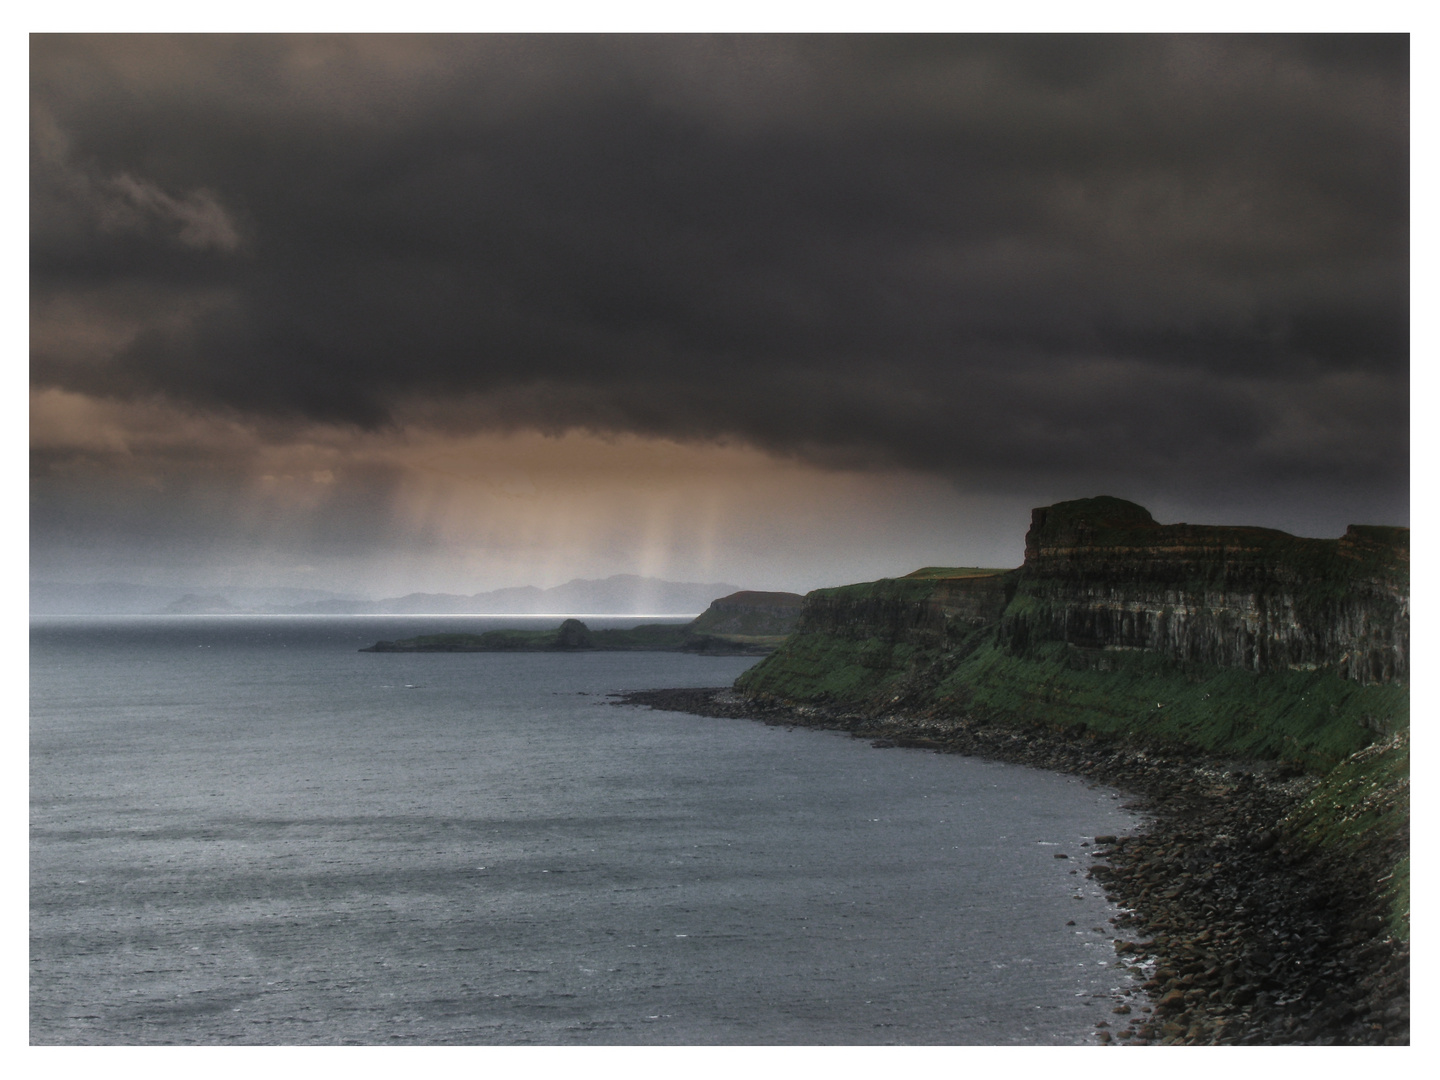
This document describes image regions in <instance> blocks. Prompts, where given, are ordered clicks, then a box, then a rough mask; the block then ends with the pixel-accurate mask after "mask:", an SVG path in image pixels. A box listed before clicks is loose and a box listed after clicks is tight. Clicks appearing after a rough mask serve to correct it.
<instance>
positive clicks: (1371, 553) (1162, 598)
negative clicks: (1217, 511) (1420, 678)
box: [1000, 498, 1410, 683]
mask: <svg viewBox="0 0 1440 1080" xmlns="http://www.w3.org/2000/svg"><path fill="white" fill-rule="evenodd" d="M1409 568H1410V539H1409V530H1408V529H1398V528H1379V527H1374V526H1371V527H1365V526H1355V525H1352V526H1351V527H1350V529H1349V531H1347V532H1346V534H1345V535H1344V536H1343V537H1341V538H1340V539H1339V540H1309V539H1301V538H1299V537H1294V536H1290V535H1288V534H1287V533H1283V532H1278V531H1276V530H1273V529H1257V528H1234V527H1230V528H1226V527H1216V526H1206V525H1187V524H1184V523H1182V524H1179V525H1160V524H1159V523H1157V522H1156V521H1155V520H1154V518H1152V517H1151V516H1150V514H1149V513H1148V512H1147V511H1146V510H1144V509H1143V508H1142V507H1139V506H1136V505H1135V504H1134V503H1129V502H1125V501H1124V500H1122V499H1111V498H1098V499H1082V500H1079V501H1076V502H1069V503H1060V504H1058V505H1056V506H1049V507H1043V508H1041V509H1039V510H1036V511H1035V512H1034V514H1033V516H1032V518H1031V525H1030V531H1029V532H1028V533H1027V534H1026V537H1025V565H1024V566H1023V567H1022V568H1021V572H1020V574H1019V577H1018V581H1017V588H1016V593H1015V597H1014V599H1013V600H1012V602H1011V603H1010V605H1009V606H1008V608H1007V610H1006V612H1005V615H1004V617H1003V620H1002V626H1001V631H1000V632H1001V636H1002V638H1003V639H1005V640H1006V642H1007V643H1008V644H1009V646H1010V648H1011V649H1012V651H1020V650H1022V649H1023V648H1024V647H1025V645H1026V644H1028V643H1029V642H1031V641H1064V642H1066V643H1067V644H1069V645H1072V646H1075V647H1077V648H1088V649H1102V650H1103V649H1111V650H1119V649H1139V650H1144V651H1147V652H1153V653H1157V654H1159V655H1162V656H1165V657H1168V658H1170V659H1172V660H1175V661H1178V662H1181V663H1191V664H1209V665H1214V666H1217V667H1226V668H1243V669H1245V670H1248V671H1256V672H1273V671H1283V670H1286V669H1291V670H1307V671H1314V670H1318V669H1324V670H1329V671H1334V672H1336V673H1337V674H1340V675H1341V676H1342V677H1344V678H1347V679H1354V680H1356V681H1357V682H1361V683H1372V682H1377V683H1378V682H1403V681H1404V680H1405V679H1407V678H1408V675H1409V637H1410V588H1409V582H1410V578H1409Z"/></svg>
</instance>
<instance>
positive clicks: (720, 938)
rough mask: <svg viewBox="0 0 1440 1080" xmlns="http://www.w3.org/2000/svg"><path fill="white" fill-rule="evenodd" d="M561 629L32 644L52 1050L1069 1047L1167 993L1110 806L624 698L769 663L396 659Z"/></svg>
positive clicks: (243, 627) (1125, 828)
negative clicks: (1113, 846) (1124, 1011)
mask: <svg viewBox="0 0 1440 1080" xmlns="http://www.w3.org/2000/svg"><path fill="white" fill-rule="evenodd" d="M639 621H640V620H638V619H636V618H634V617H629V618H616V619H601V618H587V619H586V622H587V623H588V624H589V625H590V626H591V627H592V628H593V627H602V626H634V625H636V624H637V622H639ZM552 623H554V624H558V617H557V618H551V619H548V620H547V619H545V618H543V617H542V618H479V617H469V616H466V617H438V618H437V617H424V616H406V617H394V616H373V617H366V616H341V617H331V616H317V617H298V616H297V617H279V616H154V617H125V618H108V619H100V618H79V617H67V618H45V619H39V618H37V619H35V620H32V622H31V627H30V695H31V696H30V706H31V711H30V805H31V819H30V837H31V847H30V1039H31V1042H32V1044H67V1045H81V1044H86V1045H89V1044H103V1045H130V1044H208V1045H237V1044H282V1045H294V1044H328V1045H337V1044H359V1045H367V1046H374V1045H385V1046H395V1045H445V1044H460V1045H506V1046H518V1045H527V1044H535V1045H552V1046H553V1045H582V1046H583V1045H615V1044H619V1045H631V1046H649V1045H662V1044H679V1045H717V1044H722V1045H772V1046H773V1045H791V1046H794V1045H805V1046H810V1045H864V1044H904V1045H919V1044H927V1045H1010V1044H1059V1045H1065V1044H1081V1043H1090V1042H1093V1041H1094V1039H1095V1024H1096V1023H1097V1022H1098V1021H1100V1020H1103V1019H1106V1018H1107V1017H1109V1014H1110V1010H1111V1008H1112V1007H1114V1005H1115V997H1116V995H1117V994H1119V993H1121V992H1123V991H1124V990H1126V989H1128V988H1130V987H1132V986H1133V981H1132V976H1131V975H1130V974H1129V973H1128V972H1127V971H1126V970H1125V969H1123V968H1121V967H1119V966H1117V964H1116V961H1115V951H1114V947H1113V944H1112V942H1111V941H1110V938H1111V936H1113V933H1114V930H1113V927H1112V926H1111V925H1110V923H1109V920H1110V918H1111V917H1112V916H1114V915H1115V914H1116V911H1115V909H1114V908H1113V907H1112V906H1111V905H1110V904H1109V903H1108V902H1107V900H1106V899H1105V897H1104V895H1103V894H1102V892H1101V890H1100V889H1099V887H1098V886H1097V885H1096V884H1095V883H1094V882H1092V881H1090V880H1088V879H1087V878H1086V876H1085V868H1086V866H1087V863H1088V847H1087V845H1089V844H1091V843H1093V837H1094V836H1095V835H1096V834H1104V833H1124V832H1130V831H1134V830H1135V828H1137V826H1138V824H1139V823H1138V821H1137V819H1136V818H1135V816H1134V815H1133V814H1132V813H1130V812H1128V811H1126V810H1124V809H1122V808H1121V803H1120V800H1119V797H1118V793H1116V792H1114V791H1112V790H1110V789H1108V788H1104V787H1098V786H1093V785H1089V784H1087V783H1085V782H1083V781H1081V780H1079V779H1077V778H1075V777H1069V776H1064V775H1060V774H1056V773H1051V772H1045V771H1041V770H1037V769H1030V768H1025V767H1021V766H1015V765H1007V764H1001V763H996V762H988V761H983V760H977V759H973V758H967V757H961V756H957V755H950V754H939V753H934V752H928V751H923V750H915V749H901V748H893V749H876V748H874V747H872V746H871V745H870V742H869V741H866V740H862V739H854V738H851V737H849V736H848V735H846V734H843V733H838V732H828V731H816V730H809V729H801V728H788V727H784V726H767V725H765V724H762V723H757V722H754V721H748V720H723V719H710V718H705V717H697V716H691V715H685V714H680V713H673V712H663V711H654V710H650V709H646V708H641V707H635V706H620V705H617V704H615V702H614V700H613V698H611V697H610V696H609V695H612V694H615V693H617V692H620V691H626V690H638V689H653V688H660V687H680V686H724V685H728V684H729V683H731V682H732V681H733V680H734V679H735V678H736V677H737V676H738V675H739V674H740V673H741V672H742V671H744V670H745V669H746V668H747V667H749V666H750V665H751V664H753V663H755V662H756V661H755V659H754V658H752V657H714V656H693V655H686V654H681V653H643V652H635V653H618V652H617V653H574V654H552V653H433V654H424V653H421V654H405V653H363V652H360V651H359V650H360V649H361V648H362V647H363V646H366V645H369V644H372V643H373V642H375V641H376V640H379V639H394V638H402V637H409V636H413V635H416V634H422V633H434V632H475V633H478V632H481V631H484V630H487V629H494V628H497V627H502V626H522V627H527V628H542V627H544V626H548V625H551V624H552ZM1062 855H1063V856H1065V858H1060V857H1059V856H1062Z"/></svg>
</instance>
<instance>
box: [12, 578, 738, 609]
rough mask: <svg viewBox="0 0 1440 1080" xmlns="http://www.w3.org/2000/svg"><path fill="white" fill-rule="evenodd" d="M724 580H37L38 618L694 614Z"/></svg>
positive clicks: (33, 598) (724, 591) (33, 588)
mask: <svg viewBox="0 0 1440 1080" xmlns="http://www.w3.org/2000/svg"><path fill="white" fill-rule="evenodd" d="M737 591H738V588H737V587H736V586H734V585H728V584H725V583H723V582H713V583H710V584H703V585H702V584H696V583H694V582H680V581H662V580H660V579H659V578H648V577H640V576H639V575H636V574H616V575H614V576H612V577H608V578H604V579H601V580H589V579H581V578H577V579H575V580H574V581H567V582H566V583H565V584H564V585H556V586H555V587H554V588H550V589H539V588H536V587H535V586H533V585H527V586H522V587H519V588H510V589H495V590H493V591H491V592H482V593H475V594H474V595H473V596H459V595H456V594H454V593H410V594H409V595H407V596H397V597H391V598H388V599H384V600H366V599H363V598H360V597H356V596H353V595H352V596H345V595H341V594H338V593H333V592H326V591H325V590H322V589H244V588H205V589H203V590H195V589H185V588H164V587H161V586H154V585H127V584H122V583H116V582H104V583H99V584H94V585H67V584H60V583H57V582H31V584H30V614H32V615H156V614H159V615H228V614H237V615H238V614H264V615H693V614H695V613H697V612H700V611H704V610H705V609H706V608H707V607H709V605H710V601H712V600H715V599H717V598H718V597H722V596H729V595H730V594H731V593H734V592H737Z"/></svg>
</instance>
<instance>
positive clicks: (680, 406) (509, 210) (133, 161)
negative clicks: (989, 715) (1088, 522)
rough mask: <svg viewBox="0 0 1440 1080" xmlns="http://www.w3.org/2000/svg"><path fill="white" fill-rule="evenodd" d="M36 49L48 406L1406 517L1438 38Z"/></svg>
mask: <svg viewBox="0 0 1440 1080" xmlns="http://www.w3.org/2000/svg"><path fill="white" fill-rule="evenodd" d="M33 40H34V45H33V56H32V83H33V92H34V102H35V108H36V120H35V123H34V131H35V139H34V143H35V151H34V163H35V164H34V176H33V180H32V201H33V206H32V221H33V222H34V238H33V246H32V275H33V276H32V282H33V296H34V299H35V303H36V305H37V310H44V309H45V307H46V305H47V304H51V305H54V304H58V303H60V302H61V301H65V302H66V303H68V304H69V305H70V306H69V307H67V308H65V310H66V311H68V312H72V313H73V312H79V313H80V315H79V316H78V317H80V318H82V319H83V318H84V313H85V312H86V311H88V310H90V308H91V307H94V308H95V309H96V310H97V311H98V310H99V308H100V307H103V306H104V305H105V304H109V305H110V306H111V307H112V308H113V306H114V304H115V303H117V301H116V300H115V299H114V298H115V297H116V296H134V297H144V298H146V299H145V300H144V304H145V305H148V306H147V307H146V308H145V311H143V312H142V311H140V310H139V309H138V308H137V309H136V314H135V321H136V332H135V333H134V334H132V335H130V336H129V337H127V338H125V341H124V343H123V345H122V346H120V347H118V348H117V349H116V350H115V351H114V352H113V354H112V355H105V356H101V357H99V358H97V357H96V356H94V355H88V354H87V355H83V356H82V355H78V354H76V353H74V352H73V350H72V351H67V350H66V349H63V348H46V347H45V346H44V345H43V344H42V345H41V346H39V347H37V351H36V355H35V356H34V358H33V373H34V378H35V380H36V382H37V383H38V384H40V385H42V386H57V387H62V388H66V389H70V390H77V391H81V392H85V393H89V394H98V395H111V396H126V395H138V394H149V393H156V392H159V393H161V394H163V395H165V396H167V397H169V398H172V399H174V400H177V401H182V402H189V403H192V404H196V405H199V406H202V407H219V408H223V409H229V410H235V411H238V412H239V413H241V414H250V415H253V416H257V417H264V418H268V419H277V418H278V419H282V420H283V419H285V418H291V417H293V418H296V419H301V420H322V421H338V422H344V423H354V424H357V425H361V426H368V427H375V426H383V425H386V424H388V423H390V422H392V421H394V420H395V419H396V417H397V415H398V413H397V410H410V413H408V414H407V415H409V414H414V411H415V410H419V412H420V413H424V414H426V415H430V416H432V417H435V418H438V419H437V422H444V423H447V424H451V425H454V426H456V427H465V426H482V425H483V426H495V427H507V426H509V427H517V426H535V427H540V428H542V429H545V430H558V429H563V428H565V427H568V426H581V427H590V428H593V429H596V430H602V431H604V430H610V431H627V430H628V431H636V432H641V433H648V434H660V435H671V436H678V437H681V438H686V437H722V438H723V437H739V438H743V439H746V440H750V441H753V442H755V443H757V444H758V445H761V446H764V447H767V448H769V449H772V450H775V451H778V452H782V453H794V454H799V455H801V456H804V457H807V458H809V459H811V460H816V461H820V462H827V463H830V462H833V463H840V464H867V463H874V464H888V465H901V466H905V467H916V468H924V469H932V470H936V471H940V472H943V473H946V474H948V475H951V476H954V477H955V478H956V479H957V480H960V481H962V482H964V483H968V484H979V485H987V486H988V485H1005V484H1008V483H1012V482H1013V481H1014V480H1015V478H1016V477H1019V476H1028V477H1030V478H1032V479H1033V478H1066V477H1069V478H1073V479H1074V480H1075V481H1076V482H1083V481H1090V482H1093V483H1097V484H1099V483H1113V482H1114V479H1115V478H1119V477H1126V476H1129V477H1141V478H1144V479H1145V480H1146V482H1147V483H1152V484H1153V483H1158V482H1160V481H1161V480H1163V478H1165V477H1174V478H1175V479H1176V481H1177V482H1179V483H1183V484H1189V485H1196V484H1199V485H1202V486H1203V485H1209V486H1211V487H1214V488H1216V489H1220V488H1224V487H1225V486H1227V485H1238V486H1240V487H1245V488H1247V489H1250V488H1253V489H1264V488H1266V487H1267V486H1278V485H1284V484H1289V483H1295V482H1307V483H1308V482H1326V481H1334V482H1335V483H1336V484H1339V485H1354V486H1362V487H1369V488H1371V489H1372V490H1373V489H1384V490H1387V491H1390V492H1392V493H1394V496H1395V499H1396V500H1398V501H1397V505H1403V504H1404V491H1405V486H1406V483H1407V472H1408V465H1407V461H1408V456H1407V434H1406V417H1407V409H1408V404H1407V378H1408V306H1407V289H1408V276H1407V260H1408V252H1407V233H1408V186H1407V184H1408V180H1407V173H1408V59H1407V55H1408V43H1407V41H1406V39H1405V38H1403V37H1400V38H1395V37H1376V36H1365V37H1322V38H1240V37H1224V38H1189V37H1182V38H1164V37H1103V38H1076V37H1062V38H1043V37H1021V38H1011V37H975V38H965V37H962V38H952V37H921V38H909V37H881V38H864V37H860V38H855V37H841V38H828V37H826V38H808V37H780V38H768V37H761V38H744V37H742V38H670V37H646V38H613V37H595V38H570V37H540V38H504V37H479V38H464V37H461V38H439V39H429V38H381V39H281V38H265V37H261V38H249V37H245V38H180V39H151V38H123V39H114V38H111V39H106V38H98V39H92V38H71V37H64V38H57V37H37V38H35V39H33ZM137 303H139V301H137ZM167 311H179V312H184V313H186V314H185V316H184V317H183V318H181V317H175V318H167V317H164V316H165V312H167ZM72 317H74V316H72Z"/></svg>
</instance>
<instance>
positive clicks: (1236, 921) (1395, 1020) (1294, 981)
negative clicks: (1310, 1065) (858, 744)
mask: <svg viewBox="0 0 1440 1080" xmlns="http://www.w3.org/2000/svg"><path fill="white" fill-rule="evenodd" d="M616 704H623V705H645V706H649V707H651V708H656V709H665V710H669V711H674V712H686V713H693V714H697V715H701V716H714V717H730V718H734V719H751V720H759V721H762V722H764V723H767V724H777V725H778V724H785V725H792V726H798V727H817V728H826V729H832V730H843V731H848V732H850V734H851V735H852V736H854V737H856V738H865V739H869V740H871V745H873V746H875V747H877V748H880V749H885V748H890V747H912V748H917V749H926V750H931V751H936V752H944V753H958V754H968V755H973V756H977V757H985V758H991V759H995V760H1000V761H1009V762H1014V763H1017V764H1024V765H1031V766H1034V767H1037V768H1044V769H1051V770H1055V771H1058V772H1065V773H1070V774H1073V775H1078V776H1082V777H1084V778H1086V779H1088V780H1091V781H1094V782H1097V783H1103V784H1106V785H1109V786H1112V787H1115V788H1118V789H1120V790H1121V791H1124V792H1126V793H1127V794H1128V795H1130V796H1131V797H1132V801H1131V802H1130V803H1127V806H1128V807H1130V808H1132V809H1135V810H1138V811H1142V812H1143V813H1144V814H1145V815H1146V822H1145V824H1144V826H1143V827H1142V828H1141V829H1140V830H1139V831H1138V832H1137V833H1136V834H1135V835H1133V836H1125V837H1113V838H1112V837H1097V838H1096V841H1097V843H1096V847H1095V848H1093V849H1092V865H1091V866H1090V868H1089V869H1088V871H1087V874H1088V875H1089V876H1091V877H1093V878H1094V879H1095V880H1097V881H1099V882H1100V883H1101V885H1102V886H1103V887H1104V889H1105V891H1106V893H1107V895H1108V896H1109V897H1110V899H1111V900H1112V901H1113V902H1114V903H1116V904H1117V905H1118V906H1120V907H1121V908H1122V909H1123V910H1122V914H1121V915H1119V916H1117V917H1116V918H1115V919H1114V920H1112V922H1114V923H1115V926H1116V936H1115V948H1116V953H1117V963H1119V964H1121V965H1123V966H1126V967H1128V968H1129V969H1130V970H1131V972H1132V973H1133V974H1135V975H1136V976H1137V977H1138V978H1141V979H1143V980H1144V981H1143V984H1142V986H1143V989H1144V991H1145V992H1146V994H1147V995H1148V1004H1141V1003H1139V1001H1137V1002H1135V1003H1133V1004H1132V1003H1130V1002H1126V1001H1121V1002H1120V1003H1118V1004H1117V1005H1116V1007H1115V1009H1114V1011H1113V1014H1112V1016H1113V1019H1112V1020H1110V1021H1105V1022H1102V1023H1101V1024H1100V1025H1098V1026H1097V1030H1096V1038H1097V1041H1099V1042H1102V1043H1131V1044H1153V1043H1161V1044H1166V1045H1173V1044H1187V1045H1189V1044H1231V1045H1234V1044H1239V1045H1280V1044H1315V1045H1408V1043H1409V1041H1410V990H1409V946H1408V943H1407V942H1404V941H1400V940H1397V939H1394V938H1392V937H1390V936H1388V935H1387V933H1386V926H1387V922H1386V918H1385V909H1384V903H1383V901H1382V900H1381V898H1380V891H1379V889H1378V888H1377V884H1378V883H1379V882H1382V881H1383V880H1384V879H1385V876H1386V874H1387V873H1389V872H1390V870H1391V868H1393V866H1394V864H1395V861H1396V859H1397V858H1398V857H1399V856H1400V855H1401V854H1402V853H1403V848H1404V847H1405V846H1406V845H1408V837H1401V838H1399V839H1398V840H1397V841H1396V843H1395V845H1394V846H1392V847H1391V848H1388V849H1375V848H1371V849H1368V850H1366V851H1365V852H1364V853H1363V855H1362V856H1360V857H1359V858H1355V857H1351V858H1347V859H1345V860H1344V861H1343V862H1342V861H1341V860H1340V859H1339V858H1337V857H1335V856H1333V855H1330V854H1328V853H1327V852H1326V851H1324V850H1323V849H1318V848H1315V847H1313V846H1309V845H1305V844H1303V843H1301V842H1300V841H1299V840H1298V839H1296V838H1295V837H1292V836H1289V835H1287V833H1286V832H1285V830H1284V829H1283V827H1282V821H1283V819H1284V818H1285V816H1286V814H1287V813H1289V812H1290V811H1291V809H1293V808H1294V807H1296V806H1297V805H1298V804H1299V803H1300V802H1301V801H1302V800H1303V799H1304V798H1305V796H1306V795H1307V794H1308V793H1309V792H1310V791H1312V790H1313V789H1314V787H1315V785H1316V784H1317V783H1318V781H1317V780H1316V778H1314V777H1312V776H1308V775H1306V774H1304V773H1303V772H1301V771H1299V770H1297V769H1294V768H1291V767H1287V766H1284V765H1275V764H1273V763H1268V762H1256V761H1242V760H1234V759H1221V758H1213V757H1204V756H1202V755H1198V754H1193V755H1192V754H1187V755H1185V756H1183V757H1182V756H1180V755H1179V754H1177V753H1176V752H1175V751H1174V750H1165V749H1161V748H1147V747H1144V746H1137V745H1136V744H1135V743H1133V742H1132V741H1128V740H1126V741H1122V740H1121V739H1119V738H1115V737H1108V738H1107V737H1104V736H1097V735H1095V734H1093V733H1080V732H1077V731H1071V732H1055V731H1051V730H1045V729H1041V728H1028V727H1027V728H1015V727H1008V726H1004V725H1000V724H987V723H983V722H979V721H974V720H970V719H964V718H954V717H936V716H932V715H924V714H917V713H906V712H904V711H896V712H894V713H892V714H887V715H885V716H883V717H874V716H865V715H861V714H858V713H855V712H849V711H846V710H844V709H841V708H830V707H824V706H793V705H788V704H785V703H782V702H777V701H759V700H754V699H747V698H745V697H743V696H741V695H740V694H738V693H736V692H735V691H733V690H731V689H728V688H716V689H675V690H647V691H638V692H633V693H628V694H622V695H617V701H616Z"/></svg>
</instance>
